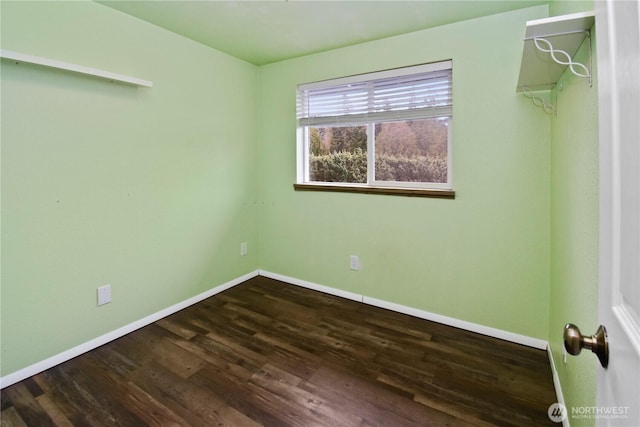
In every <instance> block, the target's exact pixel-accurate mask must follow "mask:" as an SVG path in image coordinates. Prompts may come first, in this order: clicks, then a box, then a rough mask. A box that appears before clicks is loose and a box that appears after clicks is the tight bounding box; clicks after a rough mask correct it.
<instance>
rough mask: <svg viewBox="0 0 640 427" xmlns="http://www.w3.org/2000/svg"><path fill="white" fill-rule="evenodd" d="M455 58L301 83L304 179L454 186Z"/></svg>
mask: <svg viewBox="0 0 640 427" xmlns="http://www.w3.org/2000/svg"><path fill="white" fill-rule="evenodd" d="M451 74H452V66H451V61H444V62H438V63H432V64H425V65H419V66H413V67H406V68H399V69H394V70H387V71H381V72H376V73H370V74H363V75H357V76H351V77H345V78H340V79H335V80H327V81H322V82H317V83H309V84H303V85H300V86H298V97H297V119H298V161H299V165H298V183H299V184H326V185H342V186H344V185H348V186H356V187H365V188H366V187H398V188H409V189H439V190H451V188H452V182H451V125H452V80H451Z"/></svg>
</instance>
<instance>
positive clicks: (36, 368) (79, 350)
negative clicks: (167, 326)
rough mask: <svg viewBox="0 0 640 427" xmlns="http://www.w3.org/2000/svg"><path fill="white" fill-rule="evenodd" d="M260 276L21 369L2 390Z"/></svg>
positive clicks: (0, 383)
mask: <svg viewBox="0 0 640 427" xmlns="http://www.w3.org/2000/svg"><path fill="white" fill-rule="evenodd" d="M258 274H259V270H256V271H253V272H251V273H248V274H245V275H244V276H240V277H238V278H236V279H233V280H230V281H229V282H226V283H223V284H222V285H219V286H216V287H215V288H212V289H209V290H208V291H205V292H203V293H201V294H198V295H196V296H194V297H191V298H189V299H186V300H184V301H182V302H179V303H177V304H174V305H172V306H171V307H168V308H165V309H163V310H160V311H158V312H156V313H153V314H150V315H149V316H146V317H144V318H142V319H140V320H137V321H135V322H133V323H129V324H128V325H125V326H123V327H121V328H118V329H116V330H114V331H111V332H108V333H106V334H104V335H101V336H99V337H97V338H94V339H92V340H90V341H87V342H85V343H83V344H80V345H78V346H76V347H73V348H70V349H69V350H66V351H63V352H62V353H58V354H56V355H55V356H52V357H50V358H48V359H45V360H42V361H40V362H37V363H34V364H33V365H30V366H27V367H26V368H23V369H20V370H19V371H16V372H13V373H11V374H8V375H5V376H4V377H1V378H0V388H5V387H8V386H10V385H12V384H15V383H17V382H19V381H22V380H24V379H27V378H29V377H31V376H33V375H36V374H38V373H40V372H42V371H45V370H47V369H49V368H52V367H54V366H56V365H59V364H60V363H63V362H66V361H67V360H71V359H73V358H74V357H77V356H80V355H81V354H84V353H86V352H88V351H91V350H93V349H95V348H98V347H100V346H101V345H104V344H106V343H108V342H110V341H113V340H115V339H118V338H120V337H123V336H125V335H127V334H129V333H131V332H133V331H135V330H137V329H140V328H142V327H144V326H147V325H149V324H151V323H153V322H156V321H158V320H160V319H162V318H164V317H167V316H169V315H171V314H173V313H176V312H178V311H180V310H183V309H185V308H187V307H189V306H191V305H193V304H196V303H198V302H200V301H202V300H205V299H207V298H209V297H212V296H213V295H216V294H218V293H220V292H222V291H226V290H227V289H229V288H232V287H234V286H236V285H239V284H240V283H243V282H246V281H247V280H249V279H252V278H254V277H256V276H257V275H258Z"/></svg>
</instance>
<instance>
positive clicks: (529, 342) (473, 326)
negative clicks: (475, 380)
mask: <svg viewBox="0 0 640 427" xmlns="http://www.w3.org/2000/svg"><path fill="white" fill-rule="evenodd" d="M260 276H264V277H269V278H271V279H275V280H280V281H281V282H286V283H290V284H292V285H297V286H301V287H304V288H308V289H312V290H315V291H320V292H324V293H326V294H331V295H336V296H339V297H342V298H347V299H350V300H354V301H358V302H362V303H364V304H368V305H373V306H376V307H380V308H384V309H387V310H392V311H396V312H398V313H403V314H408V315H410V316H414V317H418V318H420V319H425V320H431V321H433V322H437V323H442V324H443V325H448V326H453V327H455V328H459V329H464V330H467V331H471V332H476V333H479V334H482V335H487V336H490V337H494V338H499V339H501V340H505V341H510V342H514V343H517V344H522V345H526V346H528V347H533V348H537V349H540V350H544V349H546V348H547V341H545V340H541V339H538V338H533V337H529V336H526V335H520V334H516V333H513V332H509V331H505V330H502V329H496V328H491V327H489V326H484V325H479V324H477V323H472V322H467V321H465V320H460V319H456V318H453V317H447V316H443V315H441V314H436V313H430V312H428V311H424V310H419V309H416V308H412V307H407V306H405V305H400V304H395V303H392V302H388V301H383V300H379V299H376V298H371V297H368V296H364V295H359V294H355V293H352V292H346V291H342V290H340V289H335V288H331V287H328V286H324V285H319V284H317V283H313V282H308V281H306V280H301V279H296V278H294V277H288V276H283V275H282V274H277V273H272V272H270V271H265V270H260Z"/></svg>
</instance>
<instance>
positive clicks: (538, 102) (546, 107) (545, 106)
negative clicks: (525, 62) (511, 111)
mask: <svg viewBox="0 0 640 427" xmlns="http://www.w3.org/2000/svg"><path fill="white" fill-rule="evenodd" d="M522 94H523V95H524V96H525V97H527V98H529V99H531V102H533V105H535V106H536V107H540V108H542V110H543V111H544V112H545V113H547V114H556V113H557V112H558V109H557V108H556V106H555V105H554V104H552V103H550V102H547V101H546V100H545V99H544V98H542V97H539V96H537V95H535V94H534V93H533V92H532V91H531V90H530V89H529V88H528V87H526V86H523V87H522Z"/></svg>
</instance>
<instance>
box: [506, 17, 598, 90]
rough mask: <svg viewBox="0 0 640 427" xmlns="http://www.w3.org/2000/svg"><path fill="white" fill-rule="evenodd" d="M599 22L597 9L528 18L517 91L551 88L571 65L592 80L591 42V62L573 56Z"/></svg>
mask: <svg viewBox="0 0 640 427" xmlns="http://www.w3.org/2000/svg"><path fill="white" fill-rule="evenodd" d="M594 22H595V18H594V14H593V12H581V13H574V14H571V15H563V16H554V17H552V18H544V19H537V20H534V21H528V22H527V28H526V32H525V36H524V47H523V51H522V62H521V64H520V77H519V78H518V86H517V89H516V91H518V92H522V91H523V90H526V91H539V90H548V89H551V88H552V87H553V85H554V84H555V83H556V82H557V81H558V79H560V77H561V76H562V73H564V71H565V70H566V69H567V67H569V68H570V69H571V71H572V72H573V73H574V74H575V75H576V76H578V77H584V78H588V79H589V84H591V49H590V47H591V45H589V63H588V64H580V63H578V62H574V61H573V59H572V58H573V57H574V56H575V54H576V52H577V51H578V49H579V48H580V46H581V45H582V43H583V42H584V40H585V38H588V37H590V30H591V27H592V26H593V23H594Z"/></svg>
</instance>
